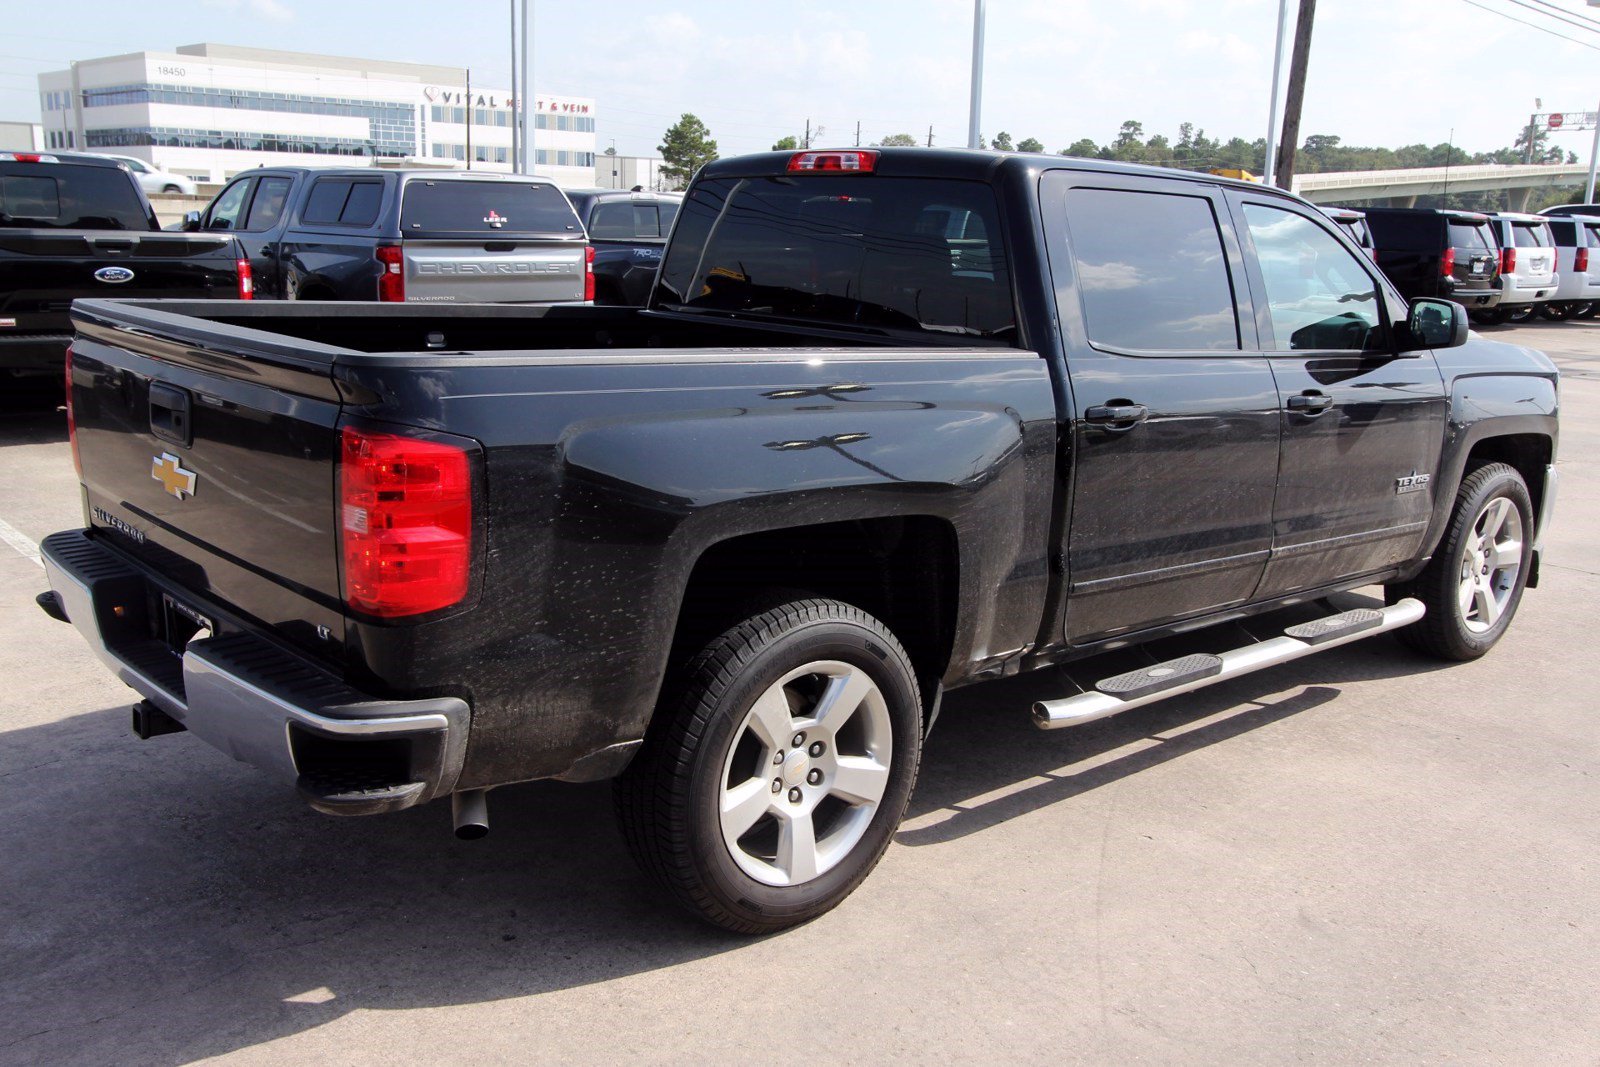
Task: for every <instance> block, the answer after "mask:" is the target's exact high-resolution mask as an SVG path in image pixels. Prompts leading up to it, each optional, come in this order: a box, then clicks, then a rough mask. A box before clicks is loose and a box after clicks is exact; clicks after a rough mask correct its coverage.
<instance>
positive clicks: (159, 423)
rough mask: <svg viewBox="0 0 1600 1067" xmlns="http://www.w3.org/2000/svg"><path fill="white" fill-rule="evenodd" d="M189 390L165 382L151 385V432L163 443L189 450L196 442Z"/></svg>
mask: <svg viewBox="0 0 1600 1067" xmlns="http://www.w3.org/2000/svg"><path fill="white" fill-rule="evenodd" d="M190 415H191V411H190V400H189V391H188V390H187V389H179V388H178V387H177V386H175V385H167V384H166V383H165V382H151V383H150V432H151V433H153V434H155V435H156V436H157V437H159V438H161V439H162V440H163V441H171V442H172V443H173V444H175V445H182V446H183V447H185V448H188V447H189V445H190V444H191V443H192V442H193V441H194V425H193V423H192V422H191V421H190Z"/></svg>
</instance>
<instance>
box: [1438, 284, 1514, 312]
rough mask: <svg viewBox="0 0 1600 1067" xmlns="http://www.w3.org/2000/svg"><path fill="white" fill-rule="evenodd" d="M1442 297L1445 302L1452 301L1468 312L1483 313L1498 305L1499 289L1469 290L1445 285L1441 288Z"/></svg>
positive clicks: (1459, 286)
mask: <svg viewBox="0 0 1600 1067" xmlns="http://www.w3.org/2000/svg"><path fill="white" fill-rule="evenodd" d="M1442 288H1443V290H1444V292H1443V295H1444V297H1445V298H1446V299H1447V300H1454V301H1455V302H1456V303H1458V304H1460V305H1461V306H1462V307H1464V308H1466V309H1467V310H1468V311H1485V310H1487V309H1489V308H1492V307H1494V306H1495V305H1496V304H1498V303H1500V288H1499V286H1495V287H1494V288H1492V289H1469V288H1467V287H1466V286H1461V285H1454V284H1452V285H1446V286H1443V287H1442Z"/></svg>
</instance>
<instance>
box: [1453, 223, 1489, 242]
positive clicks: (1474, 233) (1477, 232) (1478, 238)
mask: <svg viewBox="0 0 1600 1067" xmlns="http://www.w3.org/2000/svg"><path fill="white" fill-rule="evenodd" d="M1450 247H1452V248H1485V249H1487V248H1493V247H1494V236H1493V235H1492V234H1490V233H1489V231H1488V227H1487V226H1486V225H1485V224H1484V223H1481V222H1476V223H1474V222H1468V221H1466V220H1464V219H1451V220H1450Z"/></svg>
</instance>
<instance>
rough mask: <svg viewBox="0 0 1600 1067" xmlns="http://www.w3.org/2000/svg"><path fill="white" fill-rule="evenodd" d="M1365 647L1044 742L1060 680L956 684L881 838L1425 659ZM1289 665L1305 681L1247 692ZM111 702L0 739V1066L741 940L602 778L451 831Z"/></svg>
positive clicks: (588, 974)
mask: <svg viewBox="0 0 1600 1067" xmlns="http://www.w3.org/2000/svg"><path fill="white" fill-rule="evenodd" d="M1367 644H1368V643H1363V644H1358V645H1356V646H1353V647H1352V648H1349V649H1339V650H1334V651H1332V652H1330V653H1327V654H1325V655H1324V656H1323V657H1317V658H1316V659H1314V660H1312V661H1307V662H1314V663H1316V664H1317V667H1316V668H1315V669H1314V670H1312V671H1306V670H1304V669H1302V670H1301V671H1300V672H1299V673H1298V675H1297V674H1294V673H1291V672H1293V671H1294V667H1293V666H1290V667H1287V668H1280V669H1278V670H1277V671H1269V672H1264V673H1262V674H1260V675H1256V676H1254V677H1247V678H1243V679H1238V680H1236V681H1234V682H1231V683H1226V684H1224V685H1221V686H1218V687H1216V688H1215V689H1212V690H1206V691H1202V692H1200V693H1197V694H1194V695H1192V696H1190V697H1186V698H1178V699H1175V700H1174V701H1173V702H1172V703H1171V704H1170V705H1155V706H1153V707H1149V708H1145V709H1139V710H1136V711H1133V712H1130V713H1129V714H1128V715H1126V716H1124V717H1121V718H1113V719H1108V720H1104V721H1102V722H1100V723H1096V724H1091V725H1088V726H1085V727H1080V728H1077V729H1076V730H1068V731H1063V732H1061V733H1059V734H1054V735H1052V734H1042V733H1039V732H1038V731H1036V730H1034V728H1033V727H1032V726H1031V725H1030V724H1029V723H1028V721H1027V716H1026V712H1027V708H1028V703H1029V702H1030V701H1031V700H1032V699H1034V698H1035V697H1037V696H1041V695H1043V696H1051V695H1057V694H1056V693H1054V692H1051V691H1050V682H1051V677H1050V676H1051V673H1052V672H1040V675H1039V676H1029V677H1027V678H1022V679H1012V680H1009V681H1006V682H1001V683H996V684H994V685H990V686H987V687H983V688H982V689H977V690H972V691H969V692H968V693H959V694H956V695H955V696H953V697H952V698H951V700H950V701H949V706H948V708H947V710H946V712H945V714H944V716H943V717H942V719H941V721H940V723H939V724H938V728H937V729H936V730H935V731H934V734H933V737H932V739H931V740H930V743H929V746H928V749H927V755H926V758H925V760H924V764H923V770H922V779H921V786H920V789H919V792H918V795H917V796H916V798H915V799H914V800H913V802H912V811H911V812H910V816H911V818H912V819H913V820H914V821H913V823H912V825H911V826H910V827H908V828H907V829H906V830H903V831H902V832H901V833H900V834H899V836H898V841H899V842H900V843H901V844H903V845H913V846H917V845H927V844H936V843H943V842H948V841H952V840H955V839H958V838H960V837H964V836H966V835H968V834H971V833H976V832H978V831H980V830H982V829H984V828H986V827H989V826H994V825H995V824H997V823H999V822H1001V821H1003V820H1006V819H1010V818H1014V817H1016V816H1019V815H1022V814H1025V813H1027V812H1030V811H1035V810H1038V809H1039V808H1041V807H1044V806H1046V805H1049V804H1055V803H1059V802H1062V801H1070V800H1071V799H1072V798H1073V797H1076V796H1079V795H1081V794H1083V793H1084V792H1086V791H1088V790H1091V789H1093V788H1096V787H1097V786H1100V785H1104V784H1107V783H1109V782H1113V781H1117V780H1119V779H1122V778H1125V777H1127V776H1128V775H1131V774H1136V773H1138V772H1139V771H1141V770H1144V769H1147V768H1150V767H1153V766H1155V765H1157V764H1159V763H1162V762H1165V761H1168V760H1171V759H1175V758H1177V757H1179V756H1182V755H1184V754H1187V753H1191V752H1194V751H1197V750H1199V749H1201V748H1204V747H1206V746H1208V745H1213V744H1217V743H1220V742H1223V741H1226V740H1229V739H1233V738H1237V737H1240V736H1241V735H1243V734H1245V733H1247V732H1249V731H1252V730H1256V729H1260V728H1262V727H1264V726H1268V725H1271V724H1273V723H1278V722H1282V721H1284V720H1285V719H1287V718H1289V717H1290V716H1293V715H1298V714H1301V713H1304V712H1306V711H1310V710H1312V709H1315V708H1318V707H1322V706H1324V705H1326V704H1327V703H1328V702H1329V701H1332V700H1334V698H1335V697H1336V696H1337V695H1338V692H1339V689H1338V683H1339V682H1342V681H1354V680H1357V679H1367V678H1377V677H1383V676H1390V675H1400V674H1415V673H1417V672H1419V671H1422V670H1426V669H1427V667H1428V665H1429V664H1428V662H1427V661H1423V660H1420V659H1418V658H1416V657H1413V656H1411V655H1409V654H1407V653H1405V652H1404V651H1402V650H1401V649H1400V648H1399V647H1398V646H1396V645H1395V644H1394V643H1393V642H1391V641H1389V640H1388V639H1386V638H1379V639H1377V640H1375V641H1372V642H1370V647H1364V646H1365V645H1367ZM1306 677H1310V678H1312V679H1314V680H1315V682H1316V683H1317V684H1314V685H1312V686H1310V687H1309V688H1306V689H1303V690H1300V691H1299V692H1297V693H1293V694H1292V695H1290V696H1287V697H1285V698H1282V699H1275V700H1271V701H1266V700H1263V699H1261V697H1260V694H1265V693H1273V692H1278V691H1281V690H1283V689H1285V688H1289V687H1292V686H1294V685H1295V684H1296V681H1297V679H1303V678H1306ZM66 698H67V699H70V696H67V697H66ZM1234 709H1238V710H1234ZM1230 710H1232V714H1227V713H1228V712H1229V711H1230ZM126 715H127V712H126V708H125V707H124V706H118V707H116V708H112V709H108V710H105V711H98V712H93V713H90V714H85V715H78V716H73V717H68V718H63V719H59V720H56V721H53V722H50V723H46V724H43V725H38V726H29V727H24V728H19V729H14V730H11V731H9V732H5V733H3V734H0V856H3V857H5V860H4V865H3V866H0V900H3V901H4V903H5V906H6V911H7V921H6V922H5V923H4V924H3V925H0V973H3V974H5V975H6V976H7V981H6V982H5V983H4V985H3V986H0V1061H3V1062H35V1063H44V1062H48V1063H75V1062H93V1063H105V1062H115V1063H183V1062H189V1061H192V1060H195V1059H198V1058H202V1057H206V1056H213V1055H220V1054H223V1053H227V1052H231V1051H237V1050H240V1049H244V1048H249V1047H251V1046H255V1045H259V1044H261V1043H263V1042H267V1041H272V1040H275V1039H278V1038H283V1037H288V1036H291V1035H295V1034H300V1033H303V1032H305V1031H308V1030H311V1029H315V1028H317V1027H319V1026H322V1025H324V1024H327V1023H330V1022H333V1021H334V1020H337V1019H340V1018H342V1017H344V1016H346V1015H348V1014H350V1013H351V1012H356V1011H361V1010H366V1011H389V1010H405V1009H417V1008H438V1007H444V1006H463V1005H472V1004H479V1003H486V1002H493V1001H498V1000H505V999H510V998H526V997H532V996H536V995H538V994H542V993H549V992H556V991H560V990H564V989H572V988H576V987H581V986H584V985H588V984H591V983H596V982H604V981H607V980H610V979H617V978H624V977H638V976H641V975H647V974H648V973H649V972H654V971H658V970H662V969H667V968H671V967H674V966H675V965H678V964H682V963H686V962H691V961H695V960H700V959H704V958H707V957H711V956H715V955H718V954H720V953H724V952H730V951H745V950H748V951H757V952H760V951H762V949H761V942H759V941H756V942H752V941H746V940H743V939H740V938H736V937H733V936H730V935H726V934H722V933H720V932H718V931H715V930H712V929H709V928H707V927H703V926H701V925H700V924H699V923H697V922H696V921H694V920H692V919H690V918H688V917H687V916H684V915H680V914H679V913H678V912H677V911H676V909H675V908H674V907H673V906H672V905H671V904H670V903H668V902H667V901H665V900H664V898H663V897H662V896H661V895H660V894H658V893H657V892H656V891H655V890H654V888H653V887H652V886H650V885H649V884H648V883H647V882H646V881H645V879H644V878H643V877H642V876H641V875H639V874H638V873H637V871H636V869H635V868H634V866H633V864H632V862H631V861H630V860H629V858H628V856H627V855H626V853H625V852H624V850H623V847H622V844H621V841H620V839H619V837H618V835H617V833H616V831H615V830H614V828H613V826H612V821H611V810H610V808H611V805H610V802H609V795H608V793H609V790H608V787H607V786H606V785H605V784H603V783H602V784H598V785H584V786H570V785H561V784H558V783H531V784H528V785H522V786H513V787H507V788H504V789H501V790H497V791H496V792H495V793H494V795H493V798H492V801H491V805H490V806H491V813H492V818H493V821H494V832H493V833H491V834H490V835H489V837H488V838H486V839H485V840H483V841H478V842H471V843H462V842H457V841H455V840H454V839H453V838H452V837H451V836H450V825H449V810H448V806H447V805H442V804H438V805H431V806H429V807H426V808H423V809H419V810H413V811H408V812H403V813H400V814H398V815H393V816H386V817H382V818H374V819H334V818H328V817H326V816H321V815H317V814H315V813H313V812H311V811H310V810H309V809H307V808H305V807H304V806H303V805H302V804H301V803H300V802H299V801H298V799H296V798H295V797H293V796H292V795H286V794H285V793H283V792H281V791H279V790H278V789H276V788H274V787H273V786H271V785H269V784H268V782H267V780H266V779H265V778H263V777H262V776H260V775H259V774H257V773H256V772H255V771H253V770H251V769H249V768H247V767H245V766H243V765H241V764H236V763H233V762H232V761H230V760H228V759H227V758H226V757H225V756H222V755H220V754H219V753H216V752H214V751H212V750H211V749H209V748H207V747H206V746H204V745H203V744H201V743H200V742H199V741H197V740H195V739H193V738H190V737H186V736H184V735H181V734H180V735H177V736H173V737H163V738H157V739H154V740H152V741H148V742H139V741H136V740H134V739H132V738H131V737H130V736H129V735H128V733H127V725H126V722H127V720H126ZM1224 715H1225V716H1226V717H1222V718H1215V719H1213V718H1212V717H1214V716H1224ZM997 716H998V718H997ZM1207 720H1212V721H1207ZM1162 735H1167V736H1166V737H1164V738H1162V739H1161V740H1159V741H1156V742H1151V743H1150V744H1148V745H1146V746H1145V747H1143V748H1135V749H1133V750H1131V751H1130V752H1128V753H1126V754H1119V750H1120V749H1123V748H1125V747H1128V746H1132V745H1133V744H1134V743H1135V742H1139V741H1141V740H1143V739H1147V738H1152V737H1162ZM1105 757H1109V758H1105ZM1096 759H1101V762H1099V763H1093V762H1092V761H1094V760H1096ZM1077 764H1084V765H1085V766H1086V768H1087V769H1083V770H1075V767H1074V765H1077ZM1034 779H1038V780H1037V781H1034ZM1013 786H1015V787H1017V788H1009V789H1008V787H1013ZM997 791H998V793H999V794H1001V795H999V796H998V799H993V800H988V801H986V802H973V801H971V800H969V799H968V798H974V797H978V798H980V801H981V798H982V797H983V795H984V794H985V793H990V792H997ZM946 811H948V812H950V814H949V816H948V817H946V818H944V819H943V820H942V821H937V822H934V823H933V824H932V825H928V826H923V827H920V828H919V827H918V826H917V821H924V822H926V821H927V820H926V819H919V817H922V816H937V815H939V814H943V813H944V812H946ZM781 965H782V960H781V959H775V960H774V962H773V967H774V968H777V967H779V966H781ZM654 980H656V981H670V978H667V977H665V976H662V977H660V978H657V979H654ZM621 988H622V987H619V990H620V989H621ZM629 988H630V989H631V990H632V991H631V992H630V993H629V994H627V995H629V996H633V997H640V996H642V997H644V998H646V999H648V998H649V996H650V991H649V988H648V987H645V988H644V989H643V991H641V989H640V987H638V986H637V985H635V986H633V987H629ZM618 995H619V996H621V995H623V994H622V993H621V992H619V993H618ZM527 1007H528V1010H529V1011H542V1010H546V1009H545V1008H544V1007H536V1006H533V1005H529V1006H527ZM535 1030H536V1028H535ZM595 1040H596V1042H597V1044H596V1046H595V1047H596V1050H597V1052H598V1051H599V1050H601V1049H606V1048H615V1047H620V1046H611V1045H608V1044H607V1041H608V1038H607V1036H606V1035H604V1034H598V1033H597V1034H596V1035H595Z"/></svg>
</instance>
